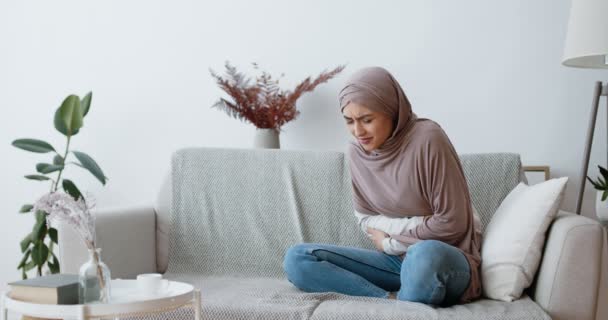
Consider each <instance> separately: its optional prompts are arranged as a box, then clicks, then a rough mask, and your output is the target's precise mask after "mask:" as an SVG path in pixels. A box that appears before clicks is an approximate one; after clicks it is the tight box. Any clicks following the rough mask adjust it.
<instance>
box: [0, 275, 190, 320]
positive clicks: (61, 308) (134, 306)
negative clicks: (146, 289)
mask: <svg viewBox="0 0 608 320" xmlns="http://www.w3.org/2000/svg"><path fill="white" fill-rule="evenodd" d="M1 299H2V304H1V308H2V309H1V311H2V312H1V313H0V317H1V318H0V320H7V317H8V311H13V312H17V313H19V314H21V315H28V316H32V317H39V318H51V319H78V320H85V319H91V318H101V317H104V318H108V317H113V318H118V317H127V316H134V315H147V314H153V313H162V312H167V311H171V310H174V309H177V308H180V307H184V306H188V305H190V306H191V307H192V308H194V317H195V319H196V320H200V319H201V294H200V291H199V290H197V289H194V287H193V286H192V285H190V284H187V283H183V282H177V281H170V282H169V287H168V289H167V292H166V293H163V294H160V295H156V296H142V295H141V294H139V293H138V292H137V281H136V280H112V295H111V301H110V303H96V304H85V305H53V304H38V303H30V302H23V301H18V300H13V299H11V298H10V297H9V295H8V293H3V294H2V296H1Z"/></svg>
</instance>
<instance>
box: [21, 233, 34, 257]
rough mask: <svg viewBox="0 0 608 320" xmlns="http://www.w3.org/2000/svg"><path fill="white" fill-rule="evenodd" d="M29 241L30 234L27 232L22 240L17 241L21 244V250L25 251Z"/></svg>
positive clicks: (30, 238) (30, 240)
mask: <svg viewBox="0 0 608 320" xmlns="http://www.w3.org/2000/svg"><path fill="white" fill-rule="evenodd" d="M30 243H32V234H31V233H30V234H28V235H27V236H26V237H25V238H23V240H21V242H20V243H19V245H20V246H21V252H23V253H25V251H27V247H29V246H30Z"/></svg>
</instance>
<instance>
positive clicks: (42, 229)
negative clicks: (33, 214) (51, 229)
mask: <svg viewBox="0 0 608 320" xmlns="http://www.w3.org/2000/svg"><path fill="white" fill-rule="evenodd" d="M46 232H47V226H46V220H45V219H36V224H35V225H34V228H33V229H32V241H33V242H34V243H38V241H42V240H44V238H45V237H46Z"/></svg>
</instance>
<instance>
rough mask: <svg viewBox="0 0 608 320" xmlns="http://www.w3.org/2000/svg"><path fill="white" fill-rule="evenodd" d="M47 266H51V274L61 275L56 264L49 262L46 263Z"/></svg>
mask: <svg viewBox="0 0 608 320" xmlns="http://www.w3.org/2000/svg"><path fill="white" fill-rule="evenodd" d="M46 265H47V266H49V270H51V274H56V273H59V265H58V264H55V263H54V262H51V261H49V262H47V263H46Z"/></svg>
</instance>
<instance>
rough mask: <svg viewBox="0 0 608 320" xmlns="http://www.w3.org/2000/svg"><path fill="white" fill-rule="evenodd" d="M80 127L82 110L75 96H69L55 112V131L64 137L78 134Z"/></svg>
mask: <svg viewBox="0 0 608 320" xmlns="http://www.w3.org/2000/svg"><path fill="white" fill-rule="evenodd" d="M81 127H82V108H81V107H80V99H79V98H78V96H77V95H73V94H72V95H69V96H68V97H67V98H65V100H63V103H61V106H60V107H59V108H58V109H57V111H56V112H55V129H57V131H59V132H61V133H63V134H64V135H65V136H66V137H71V136H73V135H75V134H77V133H78V130H80V128H81Z"/></svg>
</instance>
